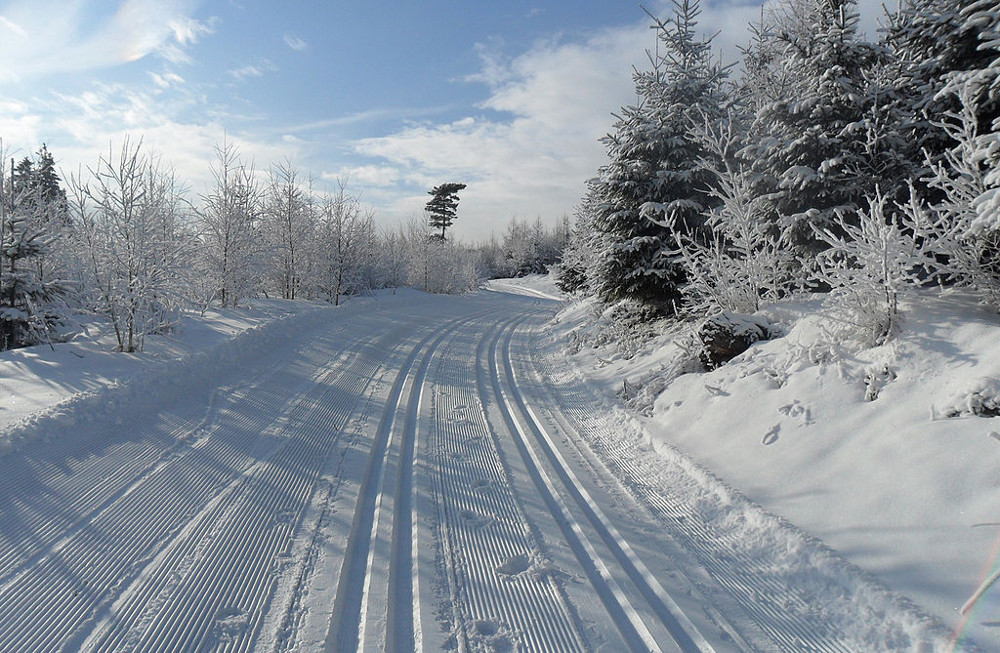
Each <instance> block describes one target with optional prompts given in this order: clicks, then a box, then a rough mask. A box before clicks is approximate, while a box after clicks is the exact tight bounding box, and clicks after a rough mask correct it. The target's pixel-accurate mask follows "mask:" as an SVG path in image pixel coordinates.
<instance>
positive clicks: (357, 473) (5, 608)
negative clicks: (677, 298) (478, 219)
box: [0, 276, 1000, 653]
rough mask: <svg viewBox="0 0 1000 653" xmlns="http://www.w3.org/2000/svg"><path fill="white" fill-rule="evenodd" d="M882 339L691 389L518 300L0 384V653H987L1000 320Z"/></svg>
mask: <svg viewBox="0 0 1000 653" xmlns="http://www.w3.org/2000/svg"><path fill="white" fill-rule="evenodd" d="M557 300H558V301H557ZM559 301H563V302H564V303H562V304H560V303H558V302H559ZM560 309H561V310H560ZM903 310H904V316H905V318H904V320H903V323H902V326H901V329H900V331H899V333H898V336H897V337H896V338H895V339H894V340H893V341H891V342H890V343H889V344H888V345H885V346H882V347H879V348H875V349H863V348H861V347H858V346H854V345H851V344H850V341H849V339H845V338H843V337H842V336H840V335H837V334H840V333H841V332H840V331H838V327H837V325H832V324H831V323H830V321H829V320H828V319H827V318H824V317H822V314H821V311H820V300H819V299H816V300H812V301H801V302H797V303H788V304H783V305H780V306H778V307H774V308H771V309H769V310H766V311H762V312H761V313H760V314H759V317H762V318H764V319H766V320H767V321H768V322H769V323H771V324H772V325H773V326H774V327H776V329H777V330H778V331H779V332H780V334H781V335H780V337H776V338H774V339H772V340H770V341H766V342H761V343H758V344H756V345H754V346H753V347H752V348H751V349H750V350H749V351H748V352H746V353H745V354H743V355H741V356H740V357H738V358H737V359H736V360H734V361H732V362H730V363H728V364H726V365H724V366H722V367H720V368H719V369H717V370H715V371H713V372H710V373H691V372H688V373H683V374H682V373H681V372H683V371H685V370H686V369H688V367H686V364H685V363H684V361H685V360H686V358H689V357H690V353H688V352H685V351H683V350H682V349H681V348H680V347H678V345H677V340H676V336H677V334H676V333H675V334H663V335H661V336H659V337H657V338H654V339H653V340H651V341H649V342H647V343H646V344H644V345H643V346H642V347H641V348H640V349H639V351H638V352H637V353H636V354H635V355H633V356H629V357H628V358H626V357H624V356H622V355H621V354H616V353H614V350H613V349H612V348H611V347H609V346H602V347H583V348H579V343H580V342H581V338H580V335H579V334H581V333H584V332H586V331H588V330H589V329H593V328H594V327H593V325H592V324H591V322H592V314H593V307H592V306H591V305H589V304H588V303H586V302H577V303H574V302H569V301H566V300H565V299H564V298H562V296H561V295H560V293H559V292H558V291H557V290H556V289H555V287H554V284H553V283H552V281H551V279H549V278H547V277H537V276H536V277H528V278H526V279H518V280H502V281H495V282H491V284H489V285H488V287H487V288H486V290H485V291H481V292H479V293H474V294H472V295H470V296H466V297H432V296H428V295H425V294H423V293H420V292H417V291H413V290H400V291H398V292H397V293H389V292H385V293H379V294H377V295H376V296H374V297H368V298H362V299H354V300H351V301H349V302H347V303H346V304H345V305H343V306H341V307H338V308H336V309H335V308H331V307H328V306H325V305H322V304H310V303H305V302H282V301H258V302H255V303H254V305H253V308H244V309H234V310H224V311H209V312H208V313H206V314H205V315H204V316H196V315H190V316H187V317H186V318H185V319H184V320H183V322H182V324H181V326H180V328H179V329H178V331H177V332H176V333H174V334H172V335H169V336H162V337H154V338H150V339H149V341H148V342H147V346H146V350H145V351H144V352H142V353H138V354H127V355H126V354H120V353H115V352H113V351H112V348H113V345H112V343H113V337H112V336H111V335H110V334H108V333H107V332H106V331H102V329H101V328H100V325H98V324H94V325H92V327H91V328H90V329H89V335H88V336H80V337H77V338H76V339H75V340H74V341H73V342H70V343H65V344H56V345H55V350H54V351H53V350H51V349H50V348H49V347H47V346H39V347H33V348H29V349H24V350H18V351H12V352H5V353H3V354H2V355H0V472H3V473H4V474H6V475H7V476H8V478H7V480H6V483H4V482H3V481H0V486H2V488H0V489H3V491H4V492H7V494H6V495H5V496H6V499H5V500H6V501H7V504H6V505H4V506H2V507H0V612H2V613H3V614H0V643H6V644H4V645H7V644H11V643H22V644H23V645H25V646H28V649H23V650H29V649H30V648H32V647H41V648H39V650H43V649H44V650H59V649H63V650H76V649H80V648H83V649H88V650H91V649H92V650H106V649H109V647H110V648H113V649H114V650H144V649H148V648H149V647H154V648H155V647H157V646H168V645H169V646H180V647H182V648H183V647H195V648H198V649H199V650H201V649H208V648H211V649H221V648H227V647H230V648H233V649H236V648H239V649H240V650H243V649H249V648H253V649H256V650H323V649H324V648H325V649H326V650H337V649H338V648H342V647H345V646H350V645H353V644H356V645H359V646H363V647H365V648H366V649H370V648H380V649H381V648H385V649H386V650H389V649H393V648H395V649H397V650H401V647H402V648H407V647H410V646H412V647H422V648H423V649H425V650H438V649H441V648H448V649H457V650H509V649H513V648H518V649H525V650H578V649H591V650H595V649H596V650H609V651H612V650H623V649H625V648H632V649H635V650H641V649H647V648H658V647H659V648H662V649H663V650H678V649H679V650H700V651H708V650H717V651H724V650H786V651H796V650H823V651H896V650H899V651H919V652H921V653H926V652H929V651H942V652H944V651H951V650H984V651H1000V584H996V585H992V586H988V585H987V586H985V587H984V585H983V584H984V581H987V580H988V579H989V578H990V576H991V574H995V571H996V569H997V565H998V560H997V558H998V553H1000V514H998V506H1000V501H998V497H997V490H998V487H1000V421H998V420H997V419H995V418H990V417H987V416H983V415H982V414H984V413H985V414H989V413H991V412H992V411H994V410H995V408H996V406H997V405H998V403H1000V396H998V393H1000V382H998V381H997V379H1000V319H998V317H997V316H996V315H995V314H993V313H991V312H989V311H986V310H984V309H982V308H979V307H978V306H977V305H976V304H975V302H974V301H973V300H971V299H970V298H967V297H963V296H960V295H954V296H949V297H944V298H941V297H938V296H932V295H927V296H924V297H918V298H915V299H912V300H911V301H909V302H907V303H905V304H904V306H903ZM557 311H558V312H557ZM439 323H440V324H445V323H446V326H434V325H436V324H439ZM383 329H384V333H383V331H382V330H383ZM574 333H575V334H577V335H575V336H574V335H572V334H574ZM572 343H576V344H575V345H574V346H570V345H571V344H572ZM866 379H867V383H866ZM664 384H665V389H663V392H662V393H660V394H659V395H658V396H657V397H656V399H655V401H653V400H652V399H649V401H648V402H647V405H646V406H645V410H644V411H640V412H637V411H636V410H631V409H626V408H625V407H624V406H623V405H622V400H621V399H620V397H619V392H620V390H621V389H622V388H623V387H626V388H631V390H630V391H629V392H630V393H631V394H633V395H634V394H635V393H636V391H637V390H638V392H639V393H640V394H641V392H642V390H643V389H646V390H647V392H648V393H649V396H650V397H652V396H655V395H656V392H655V391H658V390H660V388H661V385H664ZM866 395H867V396H868V398H872V397H874V399H873V400H871V401H867V400H866ZM876 395H877V396H876ZM977 413H979V414H977ZM147 434H148V435H147ZM331 434H339V435H334V436H331ZM331 437H332V438H333V439H330V438H331ZM379 451H384V452H385V454H384V455H377V452H379ZM21 487H25V488H28V489H27V490H25V494H24V495H23V496H22V495H21V494H19V492H20V489H19V488H21ZM74 488H75V489H74ZM158 488H159V489H158ZM163 488H166V490H164V489H163ZM275 488H277V490H278V491H277V493H276V492H275ZM167 490H169V492H167ZM35 491H37V492H38V493H37V494H32V492H35ZM401 516H402V517H401ZM137 520H138V521H137ZM400 520H402V521H400ZM255 524H256V525H255ZM259 524H263V525H262V526H261V525H259ZM400 533H402V535H400ZM407 543H409V544H407ZM385 570H388V571H387V572H386V571H385ZM400 588H403V589H400ZM977 589H980V590H981V592H980V594H979V595H976V591H977ZM974 596H975V597H976V600H975V601H974V603H973V604H972V605H970V606H969V607H970V610H969V611H968V612H967V614H965V615H963V614H961V613H960V609H961V608H962V606H963V604H965V603H966V602H967V601H969V600H970V598H972V597H974ZM41 614H44V615H45V619H44V620H42V619H41V618H39V617H38V615H41ZM4 624H6V625H4ZM343 624H348V625H347V626H343ZM536 628H537V629H540V630H537V631H536V630H535V629H536ZM675 640H676V642H677V643H676V644H675V643H674V641H675ZM352 643H353V644H352ZM0 648H2V646H0Z"/></svg>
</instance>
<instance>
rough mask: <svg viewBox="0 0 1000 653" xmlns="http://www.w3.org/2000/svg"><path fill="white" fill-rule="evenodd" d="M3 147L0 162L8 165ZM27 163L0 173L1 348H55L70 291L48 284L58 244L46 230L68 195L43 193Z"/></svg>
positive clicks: (59, 283) (63, 285) (53, 281)
mask: <svg viewBox="0 0 1000 653" xmlns="http://www.w3.org/2000/svg"><path fill="white" fill-rule="evenodd" d="M2 145H3V144H2V142H0V161H2V160H6V156H5V155H4V154H5V153H4V151H3V147H2ZM26 161H28V163H29V165H28V166H27V168H25V167H24V166H23V165H22V166H20V171H21V175H17V174H14V172H15V171H14V170H12V171H11V174H8V175H5V174H4V172H3V170H0V230H2V231H0V349H12V348H15V347H23V346H26V345H33V344H37V343H40V342H50V343H51V337H52V336H51V334H52V331H53V330H54V329H55V328H56V327H57V326H58V325H59V324H60V323H62V321H63V320H64V310H65V306H64V304H63V301H62V298H63V296H64V295H65V294H66V293H67V292H68V288H69V287H68V285H67V284H66V282H64V281H61V280H58V279H53V278H49V279H45V277H44V276H43V275H44V269H43V267H42V261H43V260H44V258H45V255H46V253H47V252H48V250H49V247H50V245H51V243H52V241H53V239H54V236H53V235H52V234H51V233H46V231H45V229H44V228H45V226H46V225H47V224H48V222H49V220H48V218H49V217H50V216H51V213H52V211H53V209H54V207H53V204H54V203H55V202H57V201H58V200H59V199H60V198H63V199H64V198H65V194H64V193H63V194H62V195H59V194H58V193H56V194H54V195H47V194H45V193H43V192H42V186H41V184H39V183H38V179H37V176H36V174H35V171H34V170H33V169H32V166H31V165H30V164H31V162H30V160H27V159H26ZM11 163H12V164H13V160H11ZM56 183H58V182H56ZM56 188H57V189H58V190H60V191H61V190H62V189H61V188H58V185H57V186H56ZM50 199H51V202H50V201H48V200H50ZM61 206H62V207H63V208H64V207H65V203H64V202H63V203H62V205H61Z"/></svg>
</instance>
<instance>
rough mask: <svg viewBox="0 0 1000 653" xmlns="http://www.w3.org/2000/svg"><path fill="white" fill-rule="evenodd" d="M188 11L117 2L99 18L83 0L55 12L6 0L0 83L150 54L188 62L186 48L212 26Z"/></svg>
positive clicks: (154, 0)
mask: <svg viewBox="0 0 1000 653" xmlns="http://www.w3.org/2000/svg"><path fill="white" fill-rule="evenodd" d="M192 9H193V0H120V2H119V4H118V5H117V8H116V9H115V10H114V11H113V12H111V13H107V14H106V15H103V16H101V15H99V14H98V13H97V11H98V10H96V9H95V7H94V5H93V3H90V2H87V1H86V0H66V1H65V2H62V3H60V7H59V9H58V11H39V8H38V3H37V2H33V1H31V0H16V1H14V2H10V3H8V4H7V5H5V7H4V15H3V17H2V19H0V61H3V62H4V66H3V71H0V82H3V81H11V80H15V79H17V80H21V81H23V80H25V79H29V78H32V77H36V76H40V75H46V74H51V73H64V72H80V71H85V70H95V69H100V68H107V67H111V66H116V65H119V64H123V63H127V62H129V61H136V60H138V59H142V58H144V57H146V56H148V55H150V54H154V53H159V54H161V55H162V56H164V57H166V58H167V59H168V60H170V61H173V62H187V61H189V60H190V58H189V56H188V55H187V53H186V50H185V48H187V47H188V46H190V45H191V44H192V43H194V42H196V41H197V40H198V39H199V38H200V37H202V36H204V35H206V34H210V33H212V31H213V29H214V27H213V25H214V22H213V21H209V22H208V23H201V22H199V21H197V20H195V19H193V18H192V17H191V16H190V13H191V11H192ZM95 21H96V22H95ZM84 25H86V28H84ZM11 36H13V37H15V38H11Z"/></svg>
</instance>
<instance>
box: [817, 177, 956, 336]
mask: <svg viewBox="0 0 1000 653" xmlns="http://www.w3.org/2000/svg"><path fill="white" fill-rule="evenodd" d="M886 205H887V199H886V198H885V197H884V196H883V195H882V194H881V192H879V191H878V190H877V189H876V194H875V197H872V198H869V202H868V209H867V210H860V211H858V213H857V221H858V223H857V224H853V223H851V222H848V221H847V220H845V219H844V218H843V216H840V217H838V218H837V220H836V230H833V229H816V230H815V231H816V236H817V237H818V238H819V239H820V240H821V241H823V242H824V243H825V244H826V245H827V247H828V249H826V250H825V251H823V252H821V253H820V254H819V255H818V257H817V261H816V262H817V269H816V280H817V281H818V282H820V283H821V284H825V285H827V286H829V288H830V299H829V302H828V304H827V306H828V309H829V310H830V316H831V317H832V318H833V319H834V320H835V321H837V322H840V323H842V324H845V325H847V327H848V331H853V333H851V334H845V335H853V336H854V337H856V338H857V339H859V340H861V341H862V343H864V344H867V345H868V346H877V345H880V344H883V343H885V342H886V341H887V340H889V339H890V338H892V336H893V333H894V332H895V329H896V326H897V324H896V323H897V320H898V314H899V296H900V294H901V293H903V292H904V291H906V290H907V289H908V288H910V287H912V286H914V285H918V284H920V283H922V282H923V278H924V277H925V276H926V273H927V270H928V268H929V267H931V266H933V265H935V263H934V254H935V252H936V251H937V250H938V249H939V247H938V245H939V238H937V237H936V235H935V233H934V231H933V229H931V228H930V225H929V223H928V221H927V214H926V213H925V212H923V211H920V210H918V207H917V206H916V205H913V206H911V207H910V210H903V211H896V212H892V213H888V214H887V211H886Z"/></svg>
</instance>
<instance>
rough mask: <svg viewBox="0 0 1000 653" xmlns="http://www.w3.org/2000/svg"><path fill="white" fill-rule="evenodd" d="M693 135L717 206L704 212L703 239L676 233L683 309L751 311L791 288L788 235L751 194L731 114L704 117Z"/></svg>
mask: <svg viewBox="0 0 1000 653" xmlns="http://www.w3.org/2000/svg"><path fill="white" fill-rule="evenodd" d="M693 133H694V134H695V135H696V137H697V139H698V141H699V143H701V145H702V146H703V148H704V149H705V152H706V155H705V156H704V157H703V158H702V160H701V167H702V168H703V169H705V170H708V171H709V172H711V173H712V174H713V176H714V178H715V183H714V185H713V187H712V188H711V190H710V194H711V196H712V197H714V198H715V199H716V200H718V202H719V205H718V206H717V207H716V208H715V209H713V210H712V211H711V212H710V213H709V214H708V217H707V221H706V226H707V227H708V231H709V233H710V235H709V236H708V237H707V238H705V239H703V240H698V239H697V238H693V237H690V236H687V235H680V234H678V235H677V236H676V242H677V247H678V253H679V255H680V257H681V259H682V261H683V264H684V268H685V270H686V271H687V275H688V283H687V285H686V287H685V288H684V289H683V294H684V305H685V308H686V309H687V311H689V312H690V313H692V314H694V315H696V316H701V315H706V314H712V313H718V312H719V311H730V312H735V313H754V312H756V311H758V310H759V309H760V308H761V307H762V305H765V304H769V303H772V302H774V301H777V300H778V299H780V298H781V297H784V296H786V295H787V294H788V293H789V292H790V291H791V289H792V287H793V283H792V277H791V275H790V270H791V269H792V264H793V262H794V261H793V258H792V256H791V254H790V253H789V249H790V248H789V244H788V242H787V238H786V234H785V233H784V232H782V231H781V230H780V229H779V227H778V226H777V225H776V224H773V223H769V222H768V221H767V220H765V219H764V212H765V209H764V205H763V198H761V197H759V196H756V195H755V194H754V192H753V189H752V177H751V173H750V170H749V167H748V166H747V165H746V162H744V161H743V160H742V159H740V158H739V156H738V155H737V151H738V150H739V148H740V143H739V135H738V132H737V128H736V125H735V121H734V120H733V117H732V116H729V117H728V118H726V119H724V120H722V121H718V122H716V123H712V122H710V121H709V120H707V119H705V120H704V122H703V123H702V124H700V125H698V126H697V127H696V128H694V129H693Z"/></svg>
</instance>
